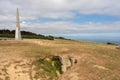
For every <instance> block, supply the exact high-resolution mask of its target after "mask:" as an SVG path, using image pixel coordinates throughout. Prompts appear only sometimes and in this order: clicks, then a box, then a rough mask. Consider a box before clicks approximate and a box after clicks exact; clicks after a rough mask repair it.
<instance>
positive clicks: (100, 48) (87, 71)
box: [0, 39, 120, 80]
mask: <svg viewBox="0 0 120 80" xmlns="http://www.w3.org/2000/svg"><path fill="white" fill-rule="evenodd" d="M48 55H63V56H64V55H68V56H74V57H75V58H77V60H78V63H77V64H76V65H75V66H73V67H72V68H70V69H69V70H68V71H67V72H66V73H64V74H63V75H62V76H61V77H60V78H61V80H120V50H118V49H116V46H115V45H106V44H97V43H88V42H78V41H72V40H59V39H56V40H53V41H50V40H33V39H32V40H27V39H26V40H22V41H12V40H10V41H0V70H1V71H2V72H0V80H2V79H3V80H5V79H6V80H19V79H22V78H26V79H25V80H34V78H33V77H34V76H33V75H32V73H34V72H32V71H31V70H33V67H34V66H33V67H31V66H29V65H32V63H31V62H34V61H35V60H37V59H39V58H40V57H41V56H48ZM18 63H19V64H21V65H22V66H21V65H19V64H18ZM27 63H28V64H27ZM6 66H7V67H6ZM11 66H14V68H13V67H11ZM27 66H28V67H27ZM15 67H17V69H16V68H15ZM20 67H22V68H20ZM23 67H25V68H23ZM9 69H14V70H13V71H14V72H20V71H24V72H22V73H20V74H19V75H20V76H19V77H18V78H16V79H15V77H14V76H17V74H13V73H14V72H13V71H10V70H9ZM18 69H19V70H18ZM24 69H25V70H24ZM25 71H26V72H28V73H25ZM23 73H24V74H25V75H27V74H28V78H27V77H24V75H23ZM46 75H49V74H47V73H46ZM39 77H41V78H42V77H43V76H39ZM38 80H39V79H38ZM41 80H52V79H51V78H48V79H47V78H46V79H44V78H42V79H41Z"/></svg>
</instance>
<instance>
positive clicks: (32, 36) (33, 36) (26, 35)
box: [0, 29, 66, 40]
mask: <svg viewBox="0 0 120 80" xmlns="http://www.w3.org/2000/svg"><path fill="white" fill-rule="evenodd" d="M21 35H22V38H29V39H47V40H54V39H66V38H64V37H54V36H51V35H49V36H45V35H42V34H36V33H33V32H29V31H21ZM0 37H7V38H14V37H15V30H9V29H2V30H0Z"/></svg>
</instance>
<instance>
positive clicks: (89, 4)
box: [0, 0, 120, 34]
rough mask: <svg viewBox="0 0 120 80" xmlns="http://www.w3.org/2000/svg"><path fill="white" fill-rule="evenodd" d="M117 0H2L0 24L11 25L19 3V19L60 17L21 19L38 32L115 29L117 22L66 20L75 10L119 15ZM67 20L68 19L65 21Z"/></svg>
mask: <svg viewBox="0 0 120 80" xmlns="http://www.w3.org/2000/svg"><path fill="white" fill-rule="evenodd" d="M119 3H120V0H112V1H110V0H1V2H0V28H1V29H2V28H9V29H14V26H15V14H16V8H17V7H18V8H19V10H20V15H21V22H23V21H24V20H36V19H38V18H52V19H62V20H63V21H58V22H57V21H56V22H46V23H34V22H33V23H29V24H28V23H27V22H25V23H22V24H21V25H22V28H23V29H26V30H31V31H34V32H37V33H45V34H47V33H52V34H54V33H55V34H56V33H81V32H117V31H120V26H119V25H120V22H119V21H118V22H112V23H92V22H88V23H84V24H75V23H74V22H70V21H69V20H70V19H72V18H74V17H76V13H75V12H74V11H77V12H80V13H82V14H86V15H89V14H102V15H112V16H115V17H119V16H120V14H119V13H120V5H119ZM66 20H68V21H66Z"/></svg>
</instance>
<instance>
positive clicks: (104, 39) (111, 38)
mask: <svg viewBox="0 0 120 80" xmlns="http://www.w3.org/2000/svg"><path fill="white" fill-rule="evenodd" d="M66 38H69V39H73V40H78V41H83V42H95V43H102V44H106V43H108V42H110V43H113V44H116V45H120V34H118V33H116V34H94V35H93V34H90V35H88V34H87V35H86V34H85V35H71V36H70V35H69V36H66Z"/></svg>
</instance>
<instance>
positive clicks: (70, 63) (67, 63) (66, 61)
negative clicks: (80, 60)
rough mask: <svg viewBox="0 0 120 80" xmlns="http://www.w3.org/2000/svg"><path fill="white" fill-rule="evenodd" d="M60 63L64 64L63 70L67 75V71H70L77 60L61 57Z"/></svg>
mask: <svg viewBox="0 0 120 80" xmlns="http://www.w3.org/2000/svg"><path fill="white" fill-rule="evenodd" d="M60 61H61V64H62V66H61V68H62V72H63V73H65V72H66V71H67V69H69V68H70V67H71V66H73V65H74V64H75V63H76V62H77V60H76V59H75V58H74V57H69V56H60Z"/></svg>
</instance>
